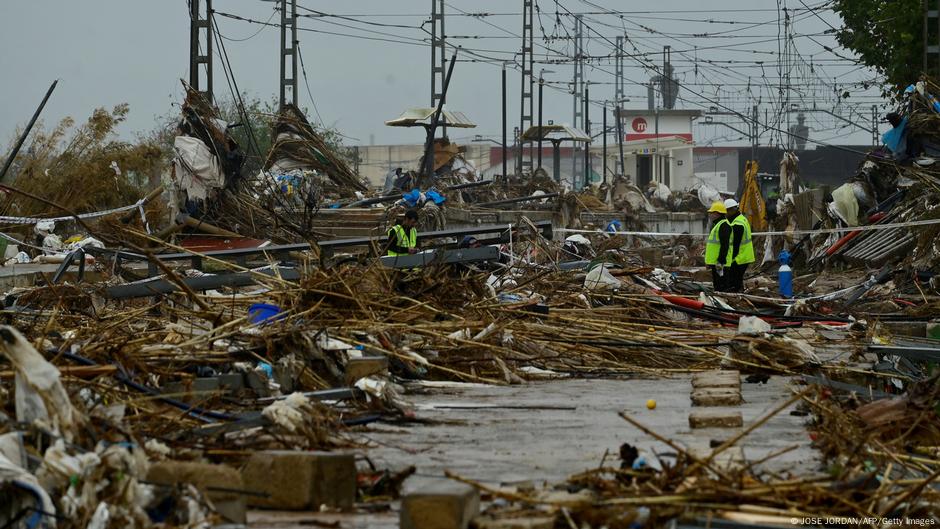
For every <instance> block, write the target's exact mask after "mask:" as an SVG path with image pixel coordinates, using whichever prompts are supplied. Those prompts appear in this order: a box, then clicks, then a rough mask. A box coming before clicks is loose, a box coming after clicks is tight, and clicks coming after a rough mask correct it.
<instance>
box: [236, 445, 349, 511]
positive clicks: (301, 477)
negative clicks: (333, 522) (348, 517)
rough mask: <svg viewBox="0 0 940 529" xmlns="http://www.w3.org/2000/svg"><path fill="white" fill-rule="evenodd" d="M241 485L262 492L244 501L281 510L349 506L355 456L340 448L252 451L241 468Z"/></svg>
mask: <svg viewBox="0 0 940 529" xmlns="http://www.w3.org/2000/svg"><path fill="white" fill-rule="evenodd" d="M242 480H243V481H244V483H245V487H246V488H248V489H250V490H252V491H255V492H261V493H266V494H267V495H268V496H267V497H262V496H251V497H249V498H248V504H249V505H250V506H252V507H265V508H272V509H285V510H318V509H319V508H320V506H321V505H326V506H327V507H332V508H338V509H350V508H352V506H353V504H354V503H355V502H356V459H355V456H354V455H353V454H347V453H341V452H299V451H291V450H269V451H262V452H255V453H253V454H252V455H251V457H250V458H248V462H247V463H246V464H245V466H244V467H243V468H242Z"/></svg>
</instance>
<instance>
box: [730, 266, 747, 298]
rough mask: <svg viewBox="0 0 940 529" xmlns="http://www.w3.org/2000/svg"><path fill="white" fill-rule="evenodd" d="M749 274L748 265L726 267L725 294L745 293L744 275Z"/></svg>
mask: <svg viewBox="0 0 940 529" xmlns="http://www.w3.org/2000/svg"><path fill="white" fill-rule="evenodd" d="M745 272H747V265H746V264H733V265H731V266H726V267H725V281H727V283H725V287H726V290H725V292H743V291H744V273H745Z"/></svg>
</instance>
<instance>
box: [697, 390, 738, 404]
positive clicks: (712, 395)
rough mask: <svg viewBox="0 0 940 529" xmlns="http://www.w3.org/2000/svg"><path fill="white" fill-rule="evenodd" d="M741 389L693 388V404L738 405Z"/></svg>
mask: <svg viewBox="0 0 940 529" xmlns="http://www.w3.org/2000/svg"><path fill="white" fill-rule="evenodd" d="M740 404H741V391H740V390H738V389H733V388H696V389H694V390H692V405H693V406H738V405H740Z"/></svg>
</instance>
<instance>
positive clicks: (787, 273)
mask: <svg viewBox="0 0 940 529" xmlns="http://www.w3.org/2000/svg"><path fill="white" fill-rule="evenodd" d="M777 259H779V260H780V268H779V269H778V270H777V282H778V283H779V284H780V295H781V296H783V297H785V298H792V297H793V270H792V269H791V268H790V253H789V252H787V251H786V250H784V251H782V252H780V255H778V256H777Z"/></svg>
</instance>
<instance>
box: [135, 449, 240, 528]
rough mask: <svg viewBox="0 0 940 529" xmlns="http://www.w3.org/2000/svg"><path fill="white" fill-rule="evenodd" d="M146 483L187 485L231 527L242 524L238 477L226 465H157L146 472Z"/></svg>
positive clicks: (166, 462) (163, 463)
mask: <svg viewBox="0 0 940 529" xmlns="http://www.w3.org/2000/svg"><path fill="white" fill-rule="evenodd" d="M147 481H150V482H153V483H157V484H161V485H177V484H179V483H190V484H192V485H193V486H194V487H196V488H197V489H199V490H200V491H201V492H203V493H204V494H206V495H207V496H208V497H209V499H210V500H211V501H212V504H213V505H214V506H215V509H216V511H218V513H219V514H220V515H222V517H223V518H225V519H226V520H228V521H230V522H233V523H242V524H243V523H246V519H245V495H244V494H240V493H239V492H236V491H241V490H244V489H245V487H244V485H243V484H242V477H241V474H239V473H238V470H236V469H234V468H232V467H229V466H226V465H212V464H209V463H193V462H187V461H159V462H157V463H154V464H153V465H151V466H150V470H149V471H147Z"/></svg>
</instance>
